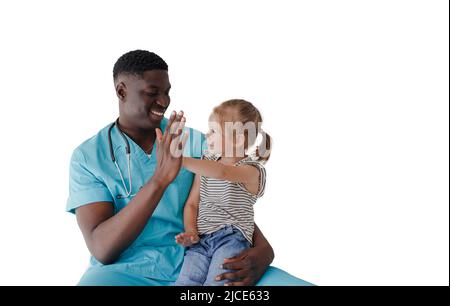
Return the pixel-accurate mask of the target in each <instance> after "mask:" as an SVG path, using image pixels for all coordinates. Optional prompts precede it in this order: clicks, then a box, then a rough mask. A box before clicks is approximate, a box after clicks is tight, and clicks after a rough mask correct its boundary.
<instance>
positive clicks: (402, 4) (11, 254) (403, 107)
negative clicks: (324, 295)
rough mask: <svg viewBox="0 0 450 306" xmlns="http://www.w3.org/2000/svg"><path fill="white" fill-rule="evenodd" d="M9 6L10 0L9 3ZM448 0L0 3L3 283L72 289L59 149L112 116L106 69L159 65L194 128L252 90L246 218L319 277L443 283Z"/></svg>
mask: <svg viewBox="0 0 450 306" xmlns="http://www.w3.org/2000/svg"><path fill="white" fill-rule="evenodd" d="M6 3H8V4H6ZM448 5H449V4H448V1H445V0H435V1H411V0H408V1H271V2H269V1H261V0H258V1H226V4H225V1H223V2H220V3H219V2H218V1H158V2H156V1H142V2H141V1H105V2H104V3H100V1H73V2H71V3H68V2H67V1H9V2H4V1H3V2H2V3H1V4H0V35H1V36H0V39H1V41H0V46H1V49H0V50H1V51H0V54H1V56H0V69H1V73H0V86H1V96H0V100H1V114H2V116H1V120H0V131H1V145H0V147H1V150H0V155H1V158H0V170H1V174H2V175H1V178H0V180H1V186H2V188H1V192H2V197H1V204H0V205H1V208H2V209H1V212H0V235H1V250H0V263H1V271H0V285H49V284H54V285H73V284H76V282H77V281H78V280H79V278H80V277H81V275H82V273H83V271H84V269H85V268H86V267H87V264H88V257H89V254H88V252H87V249H86V247H85V244H84V241H83V239H82V236H81V233H80V231H79V229H78V227H77V224H76V220H75V217H74V216H72V215H70V214H68V213H66V212H65V211H64V209H65V202H66V199H67V196H68V168H69V159H70V155H71V152H72V150H73V149H74V148H75V147H76V146H77V145H78V144H79V143H81V142H82V141H83V140H85V139H86V138H88V137H90V136H92V135H94V134H95V133H97V131H98V130H99V129H101V128H102V127H104V126H105V125H106V124H108V123H109V122H111V121H113V120H114V119H115V118H116V117H117V114H118V105H117V99H116V97H115V94H114V88H113V82H112V67H113V64H114V62H115V60H116V59H117V58H118V57H119V56H120V55H121V54H123V53H125V52H127V51H129V50H133V49H138V48H142V49H147V50H151V51H154V52H156V53H158V54H159V55H161V56H162V57H163V58H164V59H165V60H166V61H167V62H168V64H169V73H170V78H171V82H172V85H173V91H172V104H171V106H170V109H169V110H173V109H177V110H178V109H183V110H184V111H185V112H186V115H187V119H188V122H189V125H190V126H192V127H194V128H198V129H201V130H202V131H206V128H207V118H208V114H209V112H210V111H211V109H212V107H213V106H215V105H217V104H219V103H220V102H222V101H224V100H227V99H229V98H235V97H237V98H245V99H247V100H249V101H252V102H254V103H255V104H256V105H257V106H258V107H259V108H260V110H261V112H262V114H263V116H264V118H265V123H264V124H265V129H266V130H267V131H268V132H269V133H270V134H272V136H273V138H274V141H275V147H274V151H273V156H272V158H271V160H270V162H269V163H268V164H267V168H268V182H267V192H266V195H265V196H264V197H263V198H262V199H261V200H260V201H259V202H258V203H257V205H256V208H255V209H256V221H257V223H258V225H259V226H260V227H261V229H262V230H263V232H264V233H265V234H266V236H267V237H268V239H269V241H270V242H271V243H272V245H273V247H274V249H275V252H276V259H275V261H274V265H275V266H278V267H280V268H283V269H285V270H287V271H289V272H290V273H291V274H293V275H295V276H298V277H300V278H303V279H305V280H307V281H310V282H313V283H315V284H318V285H369V284H370V285H448V284H449V189H448V184H449V172H448V170H449V164H448V162H449V143H448V139H449V138H448V136H449V135H448V132H449V117H448V116H449V87H448V82H449V70H448V68H449V62H448V60H449V57H448V56H449V41H448V37H449V36H448V35H449V33H448V30H449V15H448V12H449V8H448Z"/></svg>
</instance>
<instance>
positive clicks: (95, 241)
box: [91, 178, 168, 264]
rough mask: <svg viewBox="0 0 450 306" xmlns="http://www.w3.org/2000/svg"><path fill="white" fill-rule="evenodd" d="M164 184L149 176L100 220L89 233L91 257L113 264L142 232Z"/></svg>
mask: <svg viewBox="0 0 450 306" xmlns="http://www.w3.org/2000/svg"><path fill="white" fill-rule="evenodd" d="M167 186H168V185H167V184H165V183H162V182H160V181H158V180H156V179H153V178H152V179H151V180H150V181H149V182H148V183H147V184H146V185H144V187H143V188H142V189H141V190H140V191H139V192H138V193H137V194H136V196H135V197H134V198H133V200H131V201H130V202H129V203H128V204H127V205H126V206H125V207H124V208H123V209H122V210H121V211H120V212H119V213H117V214H115V215H114V216H112V217H110V218H109V219H107V220H106V221H104V222H102V223H100V224H99V225H98V226H97V227H96V228H95V229H94V230H93V232H92V235H91V240H92V250H91V253H93V256H94V257H96V258H97V260H99V261H100V262H102V263H103V264H110V263H113V262H114V261H115V260H116V259H117V258H118V257H119V256H120V255H121V254H122V252H123V251H124V250H125V249H126V248H127V247H128V246H129V245H130V244H131V243H132V242H133V241H134V240H135V239H136V238H137V237H138V236H139V234H140V233H141V232H142V230H143V229H144V227H145V225H146V224H147V222H148V220H149V219H150V217H151V216H152V214H153V212H154V211H155V208H156V207H157V205H158V203H159V201H160V199H161V197H162V195H163V194H164V191H165V189H166V188H167Z"/></svg>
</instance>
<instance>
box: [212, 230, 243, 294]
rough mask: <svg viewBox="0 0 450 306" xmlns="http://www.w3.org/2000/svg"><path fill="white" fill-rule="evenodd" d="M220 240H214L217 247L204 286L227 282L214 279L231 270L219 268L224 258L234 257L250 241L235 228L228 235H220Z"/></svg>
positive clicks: (220, 284)
mask: <svg viewBox="0 0 450 306" xmlns="http://www.w3.org/2000/svg"><path fill="white" fill-rule="evenodd" d="M220 240H222V241H216V244H217V245H218V247H217V248H216V249H215V251H214V253H213V255H212V258H211V263H210V265H209V271H208V276H207V277H206V281H205V283H204V286H223V285H224V284H225V283H226V282H229V280H222V281H216V280H215V278H216V277H217V276H218V275H220V274H222V273H226V272H232V271H230V270H225V269H222V268H221V265H222V264H223V261H224V259H225V258H230V257H234V256H236V255H238V254H239V253H241V252H242V251H244V250H245V249H248V248H249V247H250V243H249V242H248V241H247V240H246V239H245V238H244V236H243V235H242V234H241V233H240V232H239V231H238V230H235V231H234V233H233V234H232V235H230V236H224V237H220ZM222 242H223V243H222Z"/></svg>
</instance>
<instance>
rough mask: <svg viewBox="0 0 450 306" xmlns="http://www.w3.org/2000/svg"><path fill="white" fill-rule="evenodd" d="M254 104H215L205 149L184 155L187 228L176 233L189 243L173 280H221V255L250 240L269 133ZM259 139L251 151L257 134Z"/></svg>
mask: <svg viewBox="0 0 450 306" xmlns="http://www.w3.org/2000/svg"><path fill="white" fill-rule="evenodd" d="M261 124H262V117H261V114H260V112H259V111H258V109H256V108H255V106H253V104H251V103H250V102H247V101H244V100H230V101H226V102H224V103H222V104H220V105H219V106H217V107H215V108H214V110H213V112H212V114H211V116H210V118H209V126H210V130H209V132H208V134H207V135H206V137H207V143H208V150H207V151H205V152H204V154H203V156H202V159H201V160H198V159H195V158H187V157H184V158H183V167H185V168H187V169H188V170H189V171H191V172H193V173H195V174H196V175H195V179H194V183H193V185H192V189H191V192H190V194H189V197H188V200H187V201H186V204H185V208H184V225H185V232H184V233H181V234H179V235H177V236H176V237H175V239H176V242H177V243H179V244H181V245H183V246H185V247H187V249H186V253H185V257H184V263H183V266H182V268H181V272H180V275H179V277H178V280H177V281H176V283H175V285H178V286H189V285H191V286H195V285H197V286H202V285H216V286H219V285H224V283H225V280H223V281H216V277H217V276H218V275H219V274H222V273H225V272H227V270H224V269H222V268H221V265H222V263H223V261H224V259H225V258H231V257H233V256H236V255H237V254H239V253H240V252H242V251H243V250H245V249H247V248H249V247H250V246H251V245H252V237H253V231H254V219H253V204H255V202H256V200H257V199H258V198H259V197H261V196H262V195H263V193H264V187H265V182H266V171H265V169H264V166H263V164H264V163H265V162H266V161H267V160H268V159H269V155H270V148H271V138H270V136H269V135H268V134H267V133H265V132H264V131H263V130H262V128H261ZM258 135H261V136H262V138H263V140H262V142H261V144H259V145H258V146H257V148H256V150H255V151H254V152H251V151H250V148H251V147H252V146H253V145H254V144H255V142H256V139H257V136H258Z"/></svg>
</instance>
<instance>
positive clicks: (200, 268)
mask: <svg viewBox="0 0 450 306" xmlns="http://www.w3.org/2000/svg"><path fill="white" fill-rule="evenodd" d="M201 251H202V249H201V247H200V246H197V245H194V246H193V247H190V248H188V249H187V250H186V254H185V255H184V261H183V266H182V267H181V272H180V275H179V276H178V279H177V281H176V282H175V284H174V285H175V286H202V285H203V283H204V282H205V279H206V276H207V275H208V268H209V263H210V260H211V258H209V257H208V256H207V255H206V254H203V252H201Z"/></svg>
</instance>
